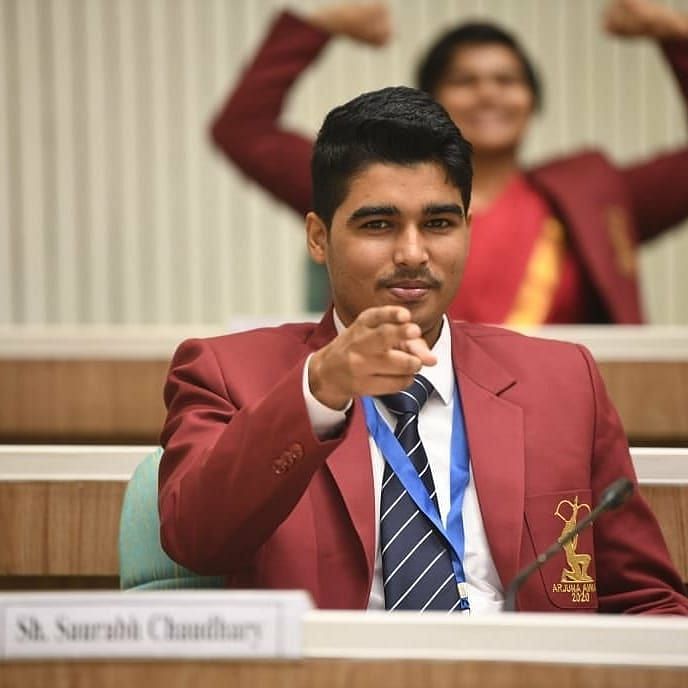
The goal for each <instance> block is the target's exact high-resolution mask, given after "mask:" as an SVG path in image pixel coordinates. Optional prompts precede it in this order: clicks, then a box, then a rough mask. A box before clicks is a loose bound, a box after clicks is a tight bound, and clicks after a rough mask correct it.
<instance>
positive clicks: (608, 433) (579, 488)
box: [159, 312, 688, 614]
mask: <svg viewBox="0 0 688 688" xmlns="http://www.w3.org/2000/svg"><path fill="white" fill-rule="evenodd" d="M334 335H335V329H334V324H333V320H332V314H331V312H330V313H328V314H327V315H326V316H325V318H324V319H323V320H322V321H321V322H320V323H319V324H318V325H314V324H291V325H284V326H282V327H278V328H267V329H262V330H255V331H251V332H245V333H240V334H233V335H227V336H223V337H216V338H212V339H204V340H200V339H199V340H190V341H187V342H185V343H183V344H182V345H181V346H180V347H179V349H178V350H177V352H176V354H175V356H174V359H173V361H172V364H171V368H170V373H169V377H168V380H167V384H166V387H165V400H166V404H167V408H168V415H167V420H166V422H165V426H164V429H163V432H162V444H163V446H164V449H165V451H164V455H163V458H162V463H161V467H160V497H159V506H160V521H161V539H162V543H163V546H164V548H165V550H166V551H167V553H168V554H169V555H170V556H171V557H172V558H173V559H174V560H176V561H178V562H179V563H180V564H182V565H184V566H186V567H188V568H190V569H192V570H195V571H198V572H199V573H205V574H223V575H226V577H227V585H228V586H229V587H251V588H274V589H279V588H302V589H305V590H308V591H309V592H310V593H311V595H312V596H313V599H314V600H315V603H316V604H317V606H318V607H321V608H334V609H364V608H365V607H366V606H367V603H368V596H369V593H370V588H371V582H372V576H373V567H374V560H375V529H376V527H377V524H376V523H375V505H374V494H373V479H372V470H371V457H370V449H369V443H368V434H367V430H366V426H365V419H364V414H363V411H362V406H361V403H360V401H358V400H357V401H356V402H355V404H354V406H353V409H352V411H351V412H350V413H349V414H348V420H347V422H346V425H345V428H344V430H343V432H342V434H341V436H339V437H337V438H335V439H330V440H327V441H320V440H318V438H317V437H315V436H314V435H313V432H312V429H311V425H310V422H309V419H308V415H307V411H306V407H305V401H304V399H303V394H302V388H301V385H302V374H303V366H304V362H305V359H306V357H307V356H308V354H310V353H311V352H313V351H315V350H317V349H318V348H320V347H322V346H323V345H324V344H326V343H327V342H328V341H329V340H330V339H331V338H332V337H334ZM452 357H453V363H454V369H455V372H456V375H457V380H458V385H459V392H460V395H461V401H462V405H463V410H464V415H465V425H466V430H467V437H468V443H469V450H470V457H471V466H472V470H473V475H474V478H475V485H476V489H477V494H478V500H479V503H480V509H481V513H482V518H483V521H484V525H485V531H486V534H487V539H488V542H489V546H490V551H491V553H492V557H493V559H494V563H495V565H496V568H497V571H498V574H499V577H500V580H501V581H502V583H503V584H504V585H507V584H508V582H509V581H510V580H511V579H512V578H513V577H514V575H515V574H516V572H517V571H518V569H519V568H520V567H522V566H523V565H525V564H526V563H528V562H529V561H531V560H532V559H533V558H534V557H535V555H536V553H537V552H540V551H542V550H543V549H544V548H545V547H546V546H548V545H549V544H550V543H551V542H552V541H553V540H555V539H556V538H557V537H558V536H559V535H560V534H561V532H562V528H563V527H564V522H563V520H562V518H561V517H558V516H557V515H556V512H557V511H558V510H559V511H560V512H563V517H564V518H568V516H569V515H570V513H569V510H570V508H571V506H567V505H573V504H574V503H578V504H585V505H587V506H594V504H596V503H597V501H598V500H599V497H600V494H601V492H602V490H603V489H604V488H605V487H606V486H607V485H608V484H609V483H611V482H612V481H614V480H615V479H616V478H618V477H619V476H623V475H625V476H628V477H629V478H631V479H634V473H633V468H632V464H631V461H630V457H629V453H628V448H627V445H626V441H625V437H624V433H623V430H622V427H621V425H620V422H619V419H618V416H617V414H616V412H615V411H614V409H613V408H612V406H611V404H610V402H609V399H608V398H607V395H606V392H605V390H604V387H603V384H602V381H601V379H600V376H599V373H598V371H597V369H596V367H595V365H594V363H593V361H592V360H591V357H590V355H589V353H588V352H587V351H586V350H585V349H583V348H581V347H579V346H576V345H573V344H566V343H561V342H553V341H548V340H540V339H535V338H529V337H524V336H523V335H519V334H516V333H513V332H509V331H506V330H501V329H498V328H490V327H485V326H479V325H466V324H458V323H454V324H452ZM562 505H563V506H562ZM576 552H577V553H578V554H582V555H584V556H585V555H587V557H588V559H589V560H590V567H589V573H590V576H591V578H593V581H594V583H593V584H588V586H587V588H585V589H582V588H581V586H580V585H578V584H576V585H566V584H562V572H563V569H564V568H565V567H566V560H565V559H564V556H563V555H561V556H559V557H555V559H554V560H552V562H550V563H549V564H548V565H547V566H546V567H545V568H544V570H543V571H542V573H539V574H536V575H534V576H532V577H531V578H530V579H529V580H528V581H527V582H526V584H525V585H524V586H523V588H522V590H521V593H520V595H519V607H520V609H522V610H528V611H544V610H559V609H568V610H576V611H584V610H585V611H593V610H595V609H599V610H600V611H604V612H635V613H642V612H655V613H683V614H688V601H687V600H686V598H685V597H684V596H683V595H682V593H681V592H680V591H681V590H682V583H681V580H680V577H679V575H678V574H677V572H676V571H675V570H674V568H673V566H672V564H671V562H670V559H669V555H668V553H667V549H666V546H665V544H664V541H663V538H662V535H661V532H660V530H659V527H658V525H657V522H656V521H655V519H654V517H653V516H652V514H651V513H650V511H649V509H648V507H647V505H646V503H645V502H644V501H643V499H642V498H641V497H640V496H639V495H637V494H636V495H635V496H633V497H632V498H631V499H630V501H629V503H628V504H627V505H626V506H625V507H624V509H623V510H622V511H619V512H617V513H614V514H608V515H605V516H603V517H601V518H600V519H599V520H598V522H597V524H596V525H595V526H594V532H593V530H592V529H588V530H587V531H585V533H584V534H583V535H581V536H580V539H579V541H578V543H577V549H576Z"/></svg>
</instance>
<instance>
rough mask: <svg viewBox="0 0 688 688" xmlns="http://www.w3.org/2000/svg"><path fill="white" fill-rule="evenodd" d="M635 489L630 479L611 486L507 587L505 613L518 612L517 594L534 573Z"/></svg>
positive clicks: (621, 479)
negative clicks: (585, 514) (588, 511)
mask: <svg viewBox="0 0 688 688" xmlns="http://www.w3.org/2000/svg"><path fill="white" fill-rule="evenodd" d="M633 489H634V488H633V483H632V482H631V481H630V480H629V479H628V478H619V479H618V480H615V481H614V482H613V483H612V484H611V485H609V486H608V487H607V489H606V490H605V491H604V492H603V493H602V497H601V498H600V501H599V504H598V505H597V506H596V507H595V508H594V509H593V510H592V511H591V512H590V513H589V514H588V515H587V516H586V517H585V518H582V519H581V520H580V521H579V522H578V523H576V527H575V528H572V529H571V530H570V531H569V532H568V533H566V535H565V536H564V537H562V538H559V539H558V540H556V541H555V542H553V543H552V544H551V545H550V546H549V547H548V548H547V549H546V550H545V551H544V552H543V553H542V554H539V555H538V556H537V558H536V559H534V560H533V561H532V562H531V563H530V564H528V566H525V567H524V568H522V569H521V570H520V571H519V572H518V573H517V574H516V576H515V577H514V579H513V580H512V581H511V583H509V585H508V586H507V589H506V593H505V595H504V611H505V612H514V611H516V593H517V592H518V591H519V589H520V587H521V586H522V585H523V584H524V583H525V582H526V580H527V579H528V578H529V577H530V575H531V574H532V573H533V572H534V571H537V570H538V569H539V568H541V567H542V566H544V565H545V564H546V563H547V562H548V561H549V560H550V559H551V558H552V557H553V556H554V555H555V554H557V552H559V551H560V550H562V549H563V548H564V545H567V544H568V543H569V542H571V540H573V539H574V538H575V537H576V536H577V535H578V534H579V533H580V532H581V531H583V530H585V529H586V528H587V527H588V526H589V525H591V524H592V523H593V521H595V519H596V518H597V517H598V516H599V515H600V514H601V513H604V512H605V511H610V510H611V509H616V508H617V507H620V506H621V505H622V504H623V503H624V502H625V501H626V500H627V499H628V498H629V497H630V496H631V494H632V493H633Z"/></svg>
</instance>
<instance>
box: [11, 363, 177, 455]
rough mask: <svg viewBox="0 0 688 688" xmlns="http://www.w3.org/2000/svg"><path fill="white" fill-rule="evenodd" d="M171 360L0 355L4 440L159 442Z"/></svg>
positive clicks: (104, 442) (107, 442)
mask: <svg viewBox="0 0 688 688" xmlns="http://www.w3.org/2000/svg"><path fill="white" fill-rule="evenodd" d="M168 365H169V362H168V361H128V360H120V361H97V360H96V361H86V360H60V361H32V360H28V361H27V360H17V361H12V360H3V361H0V409H2V410H1V411H0V440H3V439H4V440H5V441H28V442H30V443H31V442H56V443H60V442H67V443H74V444H78V443H82V442H98V443H100V444H110V443H114V444H117V443H126V442H143V443H146V444H157V442H158V435H159V433H160V428H161V427H162V422H163V419H164V405H163V399H162V390H163V385H164V382H165V376H166V374H167V368H168Z"/></svg>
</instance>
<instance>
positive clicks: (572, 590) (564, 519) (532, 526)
mask: <svg viewBox="0 0 688 688" xmlns="http://www.w3.org/2000/svg"><path fill="white" fill-rule="evenodd" d="M591 501H592V494H591V492H590V490H589V489H585V490H576V489H573V490H570V491H567V492H556V493H549V494H542V495H532V496H527V497H526V503H525V507H526V526H527V528H528V535H529V537H530V539H531V542H532V543H533V547H534V549H535V551H536V552H538V554H539V553H541V552H544V551H545V550H546V549H547V548H548V547H549V546H550V545H551V544H552V543H553V542H554V541H555V540H559V539H561V538H563V537H564V536H566V534H567V533H570V531H571V530H572V529H573V528H575V527H576V524H577V523H578V522H579V521H581V520H582V519H583V518H585V517H586V516H587V515H588V514H589V513H590V511H591V509H592V504H591ZM594 551H595V548H594V542H593V533H592V528H586V529H585V530H584V531H583V532H582V533H580V534H579V535H577V536H575V537H574V538H573V540H572V541H571V542H569V543H568V544H567V545H564V548H563V551H561V552H559V553H557V554H556V555H555V556H554V557H552V559H551V560H550V561H549V562H547V563H546V564H545V565H544V566H543V567H542V568H541V569H540V571H539V575H540V578H541V581H542V584H543V586H544V588H545V591H546V592H547V596H548V598H549V600H550V602H551V603H552V604H553V605H554V606H555V607H558V608H560V609H569V610H573V609H595V608H597V584H596V578H597V577H596V574H595V556H594Z"/></svg>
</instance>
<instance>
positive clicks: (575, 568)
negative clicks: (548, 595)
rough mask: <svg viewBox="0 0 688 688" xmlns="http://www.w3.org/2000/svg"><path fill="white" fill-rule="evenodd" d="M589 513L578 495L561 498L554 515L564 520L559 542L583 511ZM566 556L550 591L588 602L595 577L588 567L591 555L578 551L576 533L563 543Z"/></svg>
mask: <svg viewBox="0 0 688 688" xmlns="http://www.w3.org/2000/svg"><path fill="white" fill-rule="evenodd" d="M586 512H587V513H590V505H589V504H585V503H579V501H578V495H576V496H575V497H574V499H573V501H571V500H569V499H562V500H561V501H560V502H559V504H557V508H556V509H555V510H554V515H555V516H557V518H559V519H561V520H562V521H563V522H564V527H563V528H562V529H561V534H560V535H559V541H560V542H561V541H562V540H563V539H564V538H565V537H566V536H567V535H568V534H569V533H570V532H571V531H572V530H573V529H574V528H575V527H576V523H577V522H578V519H579V518H580V517H581V516H582V515H584V514H585V513H586ZM564 554H565V556H566V568H564V569H562V571H561V579H560V580H561V582H560V583H554V584H553V585H552V592H558V593H568V594H570V595H571V602H578V603H583V602H589V601H590V593H591V592H595V589H596V588H595V579H594V578H593V577H592V576H591V575H590V573H589V571H588V569H589V568H590V563H591V562H592V555H591V554H588V553H587V552H579V551H578V535H576V536H575V537H574V538H573V539H572V540H571V541H570V542H569V543H567V544H566V545H564Z"/></svg>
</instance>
